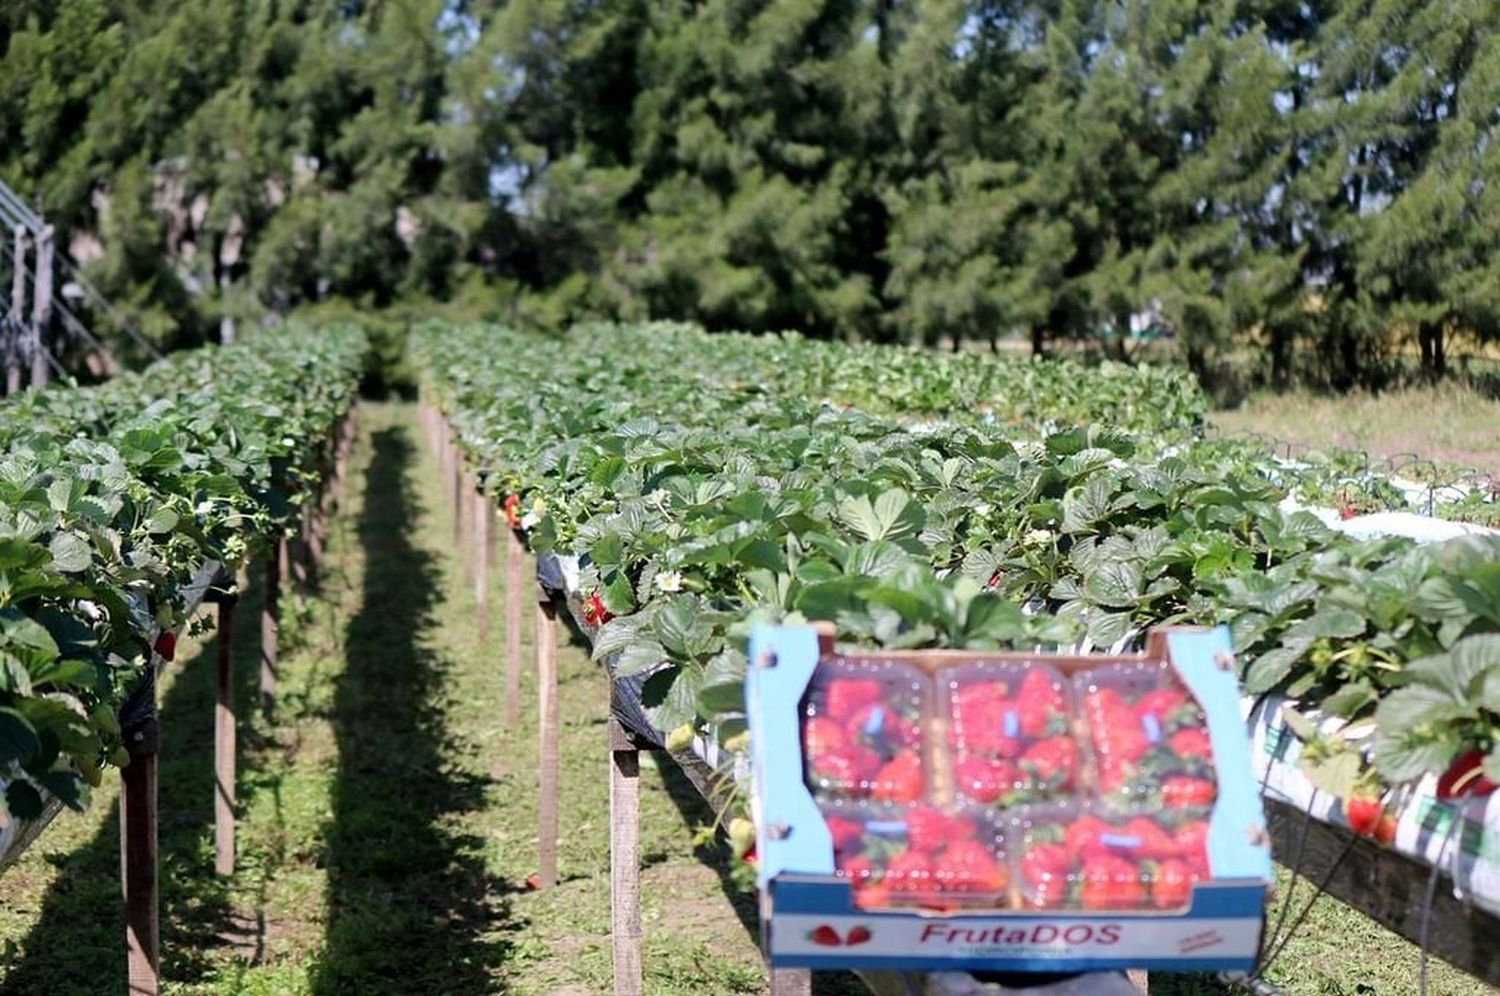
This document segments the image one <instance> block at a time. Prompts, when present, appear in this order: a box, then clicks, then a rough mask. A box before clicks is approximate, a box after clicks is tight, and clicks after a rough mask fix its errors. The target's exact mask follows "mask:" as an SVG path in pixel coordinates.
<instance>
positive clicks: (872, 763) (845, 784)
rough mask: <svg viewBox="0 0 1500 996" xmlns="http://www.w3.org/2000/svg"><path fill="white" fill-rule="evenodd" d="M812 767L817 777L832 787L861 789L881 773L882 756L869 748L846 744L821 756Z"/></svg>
mask: <svg viewBox="0 0 1500 996" xmlns="http://www.w3.org/2000/svg"><path fill="white" fill-rule="evenodd" d="M811 767H812V772H813V775H814V776H815V777H817V778H819V779H823V780H826V781H828V782H829V783H830V784H831V786H832V787H835V788H846V789H854V788H861V787H863V786H864V785H865V784H866V783H868V782H869V781H870V780H871V779H873V778H875V776H876V774H877V772H879V771H880V755H879V754H877V753H875V752H874V751H873V750H871V749H870V748H868V747H861V746H859V745H858V744H845V745H844V746H843V747H835V748H833V749H832V750H829V751H824V752H823V753H822V754H819V755H818V756H817V757H816V758H815V759H813V762H812V765H811Z"/></svg>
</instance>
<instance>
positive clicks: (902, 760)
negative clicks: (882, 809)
mask: <svg viewBox="0 0 1500 996" xmlns="http://www.w3.org/2000/svg"><path fill="white" fill-rule="evenodd" d="M922 789H923V785H922V759H921V757H919V756H918V755H917V752H916V751H914V750H909V749H908V750H903V751H901V753H899V754H897V755H896V756H895V757H893V758H891V760H889V761H888V762H886V764H885V766H884V767H882V768H881V769H880V771H879V772H878V773H877V774H876V775H875V777H874V778H873V779H872V780H871V785H870V798H872V799H878V800H880V801H882V802H908V803H910V802H916V801H917V800H918V799H920V798H922Z"/></svg>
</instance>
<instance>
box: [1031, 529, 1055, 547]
mask: <svg viewBox="0 0 1500 996" xmlns="http://www.w3.org/2000/svg"><path fill="white" fill-rule="evenodd" d="M1024 542H1025V543H1027V544H1030V545H1035V546H1040V545H1041V544H1043V543H1051V542H1052V534H1051V533H1050V532H1048V531H1047V530H1045V529H1033V530H1031V531H1030V532H1028V533H1027V534H1026V536H1025V537H1024Z"/></svg>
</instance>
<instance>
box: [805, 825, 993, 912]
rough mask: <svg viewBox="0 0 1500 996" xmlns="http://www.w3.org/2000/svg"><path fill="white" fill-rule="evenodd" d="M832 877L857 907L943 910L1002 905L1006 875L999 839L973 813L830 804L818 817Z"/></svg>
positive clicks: (991, 826)
mask: <svg viewBox="0 0 1500 996" xmlns="http://www.w3.org/2000/svg"><path fill="white" fill-rule="evenodd" d="M824 817H825V819H826V820H827V821H828V830H829V832H830V833H831V834H832V836H833V862H834V873H835V874H836V875H838V876H839V877H840V878H846V879H849V880H850V885H851V886H852V888H853V889H854V903H855V905H856V906H858V907H860V908H861V909H876V908H882V907H914V906H915V907H922V908H925V909H935V910H947V909H958V908H962V907H987V908H993V907H998V906H1004V905H1006V904H1007V900H1008V896H1009V889H1010V873H1009V870H1008V865H1007V863H1006V857H1005V851H1004V846H1003V844H1002V839H1001V834H1000V833H999V832H998V831H997V830H996V829H995V827H994V825H993V824H992V823H991V822H990V821H989V820H988V819H987V818H986V817H985V816H984V815H983V814H982V813H981V812H978V811H973V810H969V811H965V812H960V813H954V814H950V813H945V812H944V811H942V810H940V809H937V808H935V807H933V806H912V807H910V808H909V809H902V808H898V807H878V806H877V807H868V808H867V807H862V806H857V805H856V806H835V807H833V808H831V809H827V810H825V812H824Z"/></svg>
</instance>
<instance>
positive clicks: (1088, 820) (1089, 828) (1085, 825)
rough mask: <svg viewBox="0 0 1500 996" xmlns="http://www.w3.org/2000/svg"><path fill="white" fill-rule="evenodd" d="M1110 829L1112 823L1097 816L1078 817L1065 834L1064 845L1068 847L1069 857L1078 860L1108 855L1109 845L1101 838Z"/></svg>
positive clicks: (1071, 859)
mask: <svg viewBox="0 0 1500 996" xmlns="http://www.w3.org/2000/svg"><path fill="white" fill-rule="evenodd" d="M1110 830H1111V827H1110V825H1109V824H1108V823H1105V822H1104V821H1103V820H1101V819H1099V817H1097V816H1090V815H1087V814H1085V815H1083V816H1080V817H1078V819H1076V820H1074V821H1073V824H1072V826H1070V827H1068V829H1067V832H1066V833H1065V834H1064V835H1063V846H1064V847H1065V848H1067V851H1068V859H1069V860H1070V861H1075V862H1076V861H1087V860H1089V859H1091V858H1096V857H1105V856H1108V855H1109V853H1110V850H1109V846H1108V845H1107V844H1105V843H1104V842H1103V841H1102V840H1101V838H1102V837H1103V835H1104V834H1106V833H1109V832H1110Z"/></svg>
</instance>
